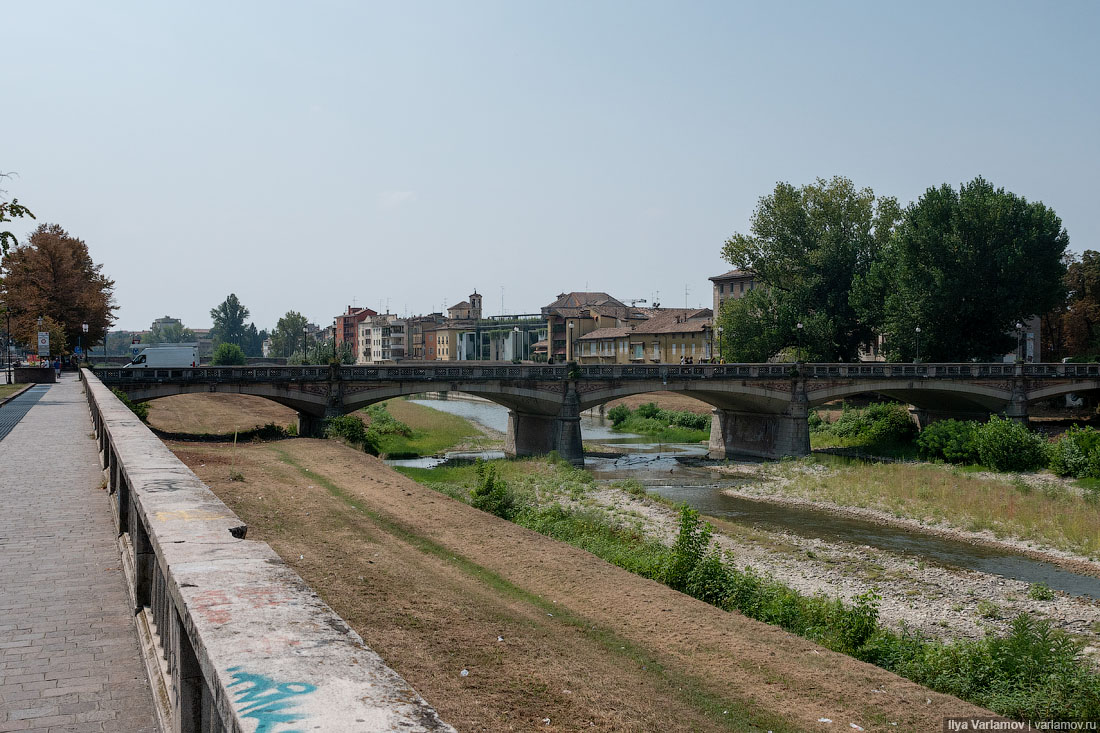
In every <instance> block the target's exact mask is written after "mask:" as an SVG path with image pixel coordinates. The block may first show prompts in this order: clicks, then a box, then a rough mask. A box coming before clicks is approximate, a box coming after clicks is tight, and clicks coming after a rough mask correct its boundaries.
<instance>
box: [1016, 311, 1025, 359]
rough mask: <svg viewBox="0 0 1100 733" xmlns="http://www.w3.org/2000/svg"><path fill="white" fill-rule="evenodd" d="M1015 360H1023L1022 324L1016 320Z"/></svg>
mask: <svg viewBox="0 0 1100 733" xmlns="http://www.w3.org/2000/svg"><path fill="white" fill-rule="evenodd" d="M1016 361H1024V324H1023V323H1021V322H1020V321H1016Z"/></svg>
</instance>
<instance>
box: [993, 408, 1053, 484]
mask: <svg viewBox="0 0 1100 733" xmlns="http://www.w3.org/2000/svg"><path fill="white" fill-rule="evenodd" d="M978 460H979V461H980V462H981V463H982V465H985V466H989V467H990V468H992V469H994V470H996V471H1032V470H1035V469H1037V468H1042V467H1043V466H1045V465H1046V463H1047V455H1046V448H1045V445H1044V443H1043V439H1042V438H1041V437H1040V436H1038V435H1036V434H1035V433H1032V432H1031V431H1030V430H1028V429H1027V428H1026V427H1024V426H1023V425H1021V424H1020V423H1018V422H1016V421H1015V420H1010V419H1008V418H1001V417H997V416H996V415H992V416H990V418H989V422H987V423H985V424H983V425H982V426H981V427H979V428H978Z"/></svg>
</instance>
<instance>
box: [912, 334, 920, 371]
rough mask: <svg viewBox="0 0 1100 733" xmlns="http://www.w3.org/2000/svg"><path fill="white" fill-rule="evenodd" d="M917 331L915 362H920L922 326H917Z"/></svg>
mask: <svg viewBox="0 0 1100 733" xmlns="http://www.w3.org/2000/svg"><path fill="white" fill-rule="evenodd" d="M915 333H916V334H917V359H916V361H914V362H913V363H914V364H920V326H917V329H916V331H915Z"/></svg>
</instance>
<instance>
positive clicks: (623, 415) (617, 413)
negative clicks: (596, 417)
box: [607, 405, 630, 425]
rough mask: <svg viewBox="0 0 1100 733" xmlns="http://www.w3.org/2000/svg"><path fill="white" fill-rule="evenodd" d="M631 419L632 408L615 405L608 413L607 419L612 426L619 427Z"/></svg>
mask: <svg viewBox="0 0 1100 733" xmlns="http://www.w3.org/2000/svg"><path fill="white" fill-rule="evenodd" d="M628 417H630V408H629V407H627V406H626V405H615V406H614V407H612V408H611V409H610V410H608V411H607V418H608V419H609V420H611V424H612V425H618V424H620V423H621V422H623V421H624V420H626V419H627V418H628Z"/></svg>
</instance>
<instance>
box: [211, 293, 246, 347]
mask: <svg viewBox="0 0 1100 733" xmlns="http://www.w3.org/2000/svg"><path fill="white" fill-rule="evenodd" d="M248 316H249V311H248V308H247V307H246V306H245V305H244V304H243V303H241V301H240V299H239V298H237V295H236V294H235V293H230V294H229V295H228V296H227V297H226V299H225V300H223V301H222V302H221V303H220V304H219V305H218V306H217V307H216V308H212V309H211V310H210V317H211V318H212V319H214V327H213V328H212V329H210V337H211V338H212V339H213V341H214V345H215V347H217V345H218V344H223V343H225V344H236V345H237V346H242V347H243V346H244V344H245V341H246V337H245V334H246V332H247V330H248V327H247V326H246V325H245V321H246V320H247V319H248Z"/></svg>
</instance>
